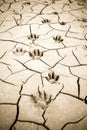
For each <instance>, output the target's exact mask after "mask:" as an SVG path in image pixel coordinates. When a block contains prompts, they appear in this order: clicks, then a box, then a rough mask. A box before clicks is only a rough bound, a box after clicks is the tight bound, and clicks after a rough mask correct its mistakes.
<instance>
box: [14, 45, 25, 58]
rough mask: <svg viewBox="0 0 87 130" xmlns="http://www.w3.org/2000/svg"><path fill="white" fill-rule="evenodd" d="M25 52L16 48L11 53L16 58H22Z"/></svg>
mask: <svg viewBox="0 0 87 130" xmlns="http://www.w3.org/2000/svg"><path fill="white" fill-rule="evenodd" d="M25 52H26V50H24V49H22V48H21V47H18V48H16V50H15V51H13V54H14V55H17V56H22V55H23V54H24V53H25Z"/></svg>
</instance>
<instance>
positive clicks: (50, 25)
mask: <svg viewBox="0 0 87 130" xmlns="http://www.w3.org/2000/svg"><path fill="white" fill-rule="evenodd" d="M49 27H50V28H52V29H53V30H57V31H61V32H66V30H61V29H56V28H54V27H52V23H50V24H49Z"/></svg>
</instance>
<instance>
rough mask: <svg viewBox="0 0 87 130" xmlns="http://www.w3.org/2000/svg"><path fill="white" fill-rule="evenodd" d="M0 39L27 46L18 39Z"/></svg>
mask: <svg viewBox="0 0 87 130" xmlns="http://www.w3.org/2000/svg"><path fill="white" fill-rule="evenodd" d="M0 41H6V42H13V43H17V44H22V45H25V46H29V45H27V44H25V43H23V42H19V41H15V40H8V39H6V40H5V39H0Z"/></svg>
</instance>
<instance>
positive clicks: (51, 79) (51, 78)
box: [46, 71, 59, 84]
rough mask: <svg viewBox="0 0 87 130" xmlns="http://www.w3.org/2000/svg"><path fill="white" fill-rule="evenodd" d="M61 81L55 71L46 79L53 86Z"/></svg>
mask: <svg viewBox="0 0 87 130" xmlns="http://www.w3.org/2000/svg"><path fill="white" fill-rule="evenodd" d="M58 79H59V76H58V75H56V74H55V73H54V71H51V72H49V73H48V76H47V77H46V80H47V81H48V82H50V83H51V84H54V83H57V82H58Z"/></svg>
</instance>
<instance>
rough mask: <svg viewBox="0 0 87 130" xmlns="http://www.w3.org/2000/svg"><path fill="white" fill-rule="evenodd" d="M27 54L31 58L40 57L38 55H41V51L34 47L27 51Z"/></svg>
mask: <svg viewBox="0 0 87 130" xmlns="http://www.w3.org/2000/svg"><path fill="white" fill-rule="evenodd" d="M29 55H30V57H32V58H33V59H40V57H42V56H43V52H41V51H40V50H39V49H34V50H33V51H31V52H29Z"/></svg>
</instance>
